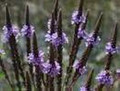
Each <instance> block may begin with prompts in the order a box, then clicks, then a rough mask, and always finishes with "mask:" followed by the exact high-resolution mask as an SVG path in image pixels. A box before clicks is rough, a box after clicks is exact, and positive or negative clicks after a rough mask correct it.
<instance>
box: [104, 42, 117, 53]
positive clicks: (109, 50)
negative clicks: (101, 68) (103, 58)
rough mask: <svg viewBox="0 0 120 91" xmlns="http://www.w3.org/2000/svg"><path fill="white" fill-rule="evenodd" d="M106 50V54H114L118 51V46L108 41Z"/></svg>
mask: <svg viewBox="0 0 120 91" xmlns="http://www.w3.org/2000/svg"><path fill="white" fill-rule="evenodd" d="M105 50H106V54H109V53H111V54H114V53H116V52H117V50H118V48H117V47H114V46H112V43H111V42H108V43H107V44H106V46H105Z"/></svg>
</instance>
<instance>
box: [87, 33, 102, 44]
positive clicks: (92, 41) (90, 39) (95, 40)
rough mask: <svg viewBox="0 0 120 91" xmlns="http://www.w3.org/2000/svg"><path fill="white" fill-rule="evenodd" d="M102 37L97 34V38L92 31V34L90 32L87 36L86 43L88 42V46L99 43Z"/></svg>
mask: <svg viewBox="0 0 120 91" xmlns="http://www.w3.org/2000/svg"><path fill="white" fill-rule="evenodd" d="M100 40H101V39H100V37H99V36H97V38H95V37H94V36H93V33H91V34H89V35H88V36H87V37H85V44H86V46H88V45H93V46H94V45H98V44H99V42H100Z"/></svg>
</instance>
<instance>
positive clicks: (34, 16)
mask: <svg viewBox="0 0 120 91" xmlns="http://www.w3.org/2000/svg"><path fill="white" fill-rule="evenodd" d="M84 1H85V2H84V13H86V11H87V10H88V9H89V11H90V13H89V19H88V20H89V21H88V24H87V29H86V30H87V31H88V32H91V31H92V30H93V29H94V25H95V22H96V19H97V17H98V15H99V13H100V12H101V11H102V12H103V13H104V17H103V20H102V25H101V28H100V36H101V43H100V44H99V45H98V46H96V47H95V48H94V50H93V51H92V53H91V55H90V58H89V62H88V64H87V65H88V68H89V67H90V68H94V69H95V75H96V74H97V73H98V72H99V71H100V70H101V69H102V68H103V67H104V63H105V51H104V46H105V44H106V42H108V41H109V40H110V36H111V33H112V30H113V29H114V25H115V22H118V23H119V21H120V1H119V0H84ZM78 3H79V0H59V4H60V7H61V8H62V12H63V30H64V32H66V33H67V35H68V37H69V44H67V45H65V47H64V55H65V56H64V64H65V65H67V63H68V54H69V51H70V48H71V44H72V38H73V33H74V26H73V25H71V15H72V12H73V11H74V10H77V8H78ZM6 4H8V6H9V9H10V13H11V18H12V22H13V24H16V25H18V26H19V27H20V28H22V26H23V24H24V23H25V17H24V15H25V6H26V4H27V5H29V8H30V22H31V24H32V25H34V26H35V30H36V32H37V38H38V43H39V47H40V49H42V50H44V51H45V52H46V53H47V49H48V47H47V46H48V45H47V44H46V43H45V41H44V35H45V33H46V32H47V21H48V19H49V18H50V17H51V12H52V9H53V5H54V0H0V34H2V27H3V26H4V24H5V5H6ZM119 27H120V25H119ZM118 29H119V28H118ZM118 32H119V33H120V31H118ZM119 35H120V34H118V42H117V45H118V46H119V45H120V42H119V38H120V37H119ZM18 43H19V49H20V52H21V56H22V55H23V54H24V53H25V47H24V46H25V45H24V44H25V41H24V38H20V41H18ZM0 46H1V48H4V49H5V48H6V46H7V45H4V44H2V43H0ZM3 46H4V47H3ZM84 49H85V44H84V43H82V45H80V48H79V52H78V57H77V59H80V56H81V55H82V53H83V51H84ZM6 52H8V51H7V49H6ZM8 54H9V53H8ZM119 55H120V54H117V55H115V56H114V59H113V63H112V68H111V70H112V71H114V70H115V69H116V68H120V56H119ZM4 58H5V59H6V60H5V63H6V66H7V67H8V69H10V67H9V63H10V59H9V55H8V56H6V57H4ZM84 77H85V76H84ZM84 77H83V78H84ZM83 78H81V79H83ZM81 79H80V81H78V83H77V85H76V87H75V91H77V90H78V88H79V87H80V86H81V85H82V84H83V83H82V80H81ZM84 80H85V78H84V79H83V82H84ZM93 83H96V82H95V81H94V82H93ZM6 84H7V82H6V81H5V80H4V74H3V73H2V71H0V91H10V90H8V89H7V88H6V87H8V86H7V85H6ZM117 86H118V83H116V86H115V87H116V88H117ZM114 91H119V89H118V90H117V89H115V90H114Z"/></svg>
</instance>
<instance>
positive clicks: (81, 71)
mask: <svg viewBox="0 0 120 91" xmlns="http://www.w3.org/2000/svg"><path fill="white" fill-rule="evenodd" d="M73 68H74V69H75V70H78V72H79V74H80V75H83V74H84V73H85V72H86V71H87V69H86V67H85V66H82V65H81V64H80V62H79V61H75V63H74V64H73Z"/></svg>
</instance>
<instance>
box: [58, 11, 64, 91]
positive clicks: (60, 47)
mask: <svg viewBox="0 0 120 91" xmlns="http://www.w3.org/2000/svg"><path fill="white" fill-rule="evenodd" d="M57 33H58V37H59V38H60V39H61V40H62V33H63V32H62V11H61V9H60V10H59V14H58V29H57ZM62 49H63V47H62V44H60V45H59V46H58V47H57V51H58V58H57V60H58V63H59V64H60V67H61V69H60V74H59V75H58V82H57V84H58V86H57V88H58V89H57V90H58V91H61V89H62V70H63V69H62V59H63V55H62Z"/></svg>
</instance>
